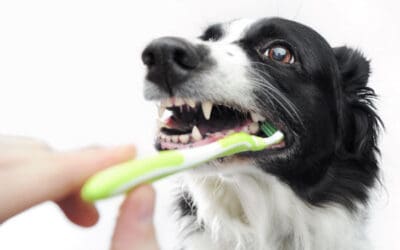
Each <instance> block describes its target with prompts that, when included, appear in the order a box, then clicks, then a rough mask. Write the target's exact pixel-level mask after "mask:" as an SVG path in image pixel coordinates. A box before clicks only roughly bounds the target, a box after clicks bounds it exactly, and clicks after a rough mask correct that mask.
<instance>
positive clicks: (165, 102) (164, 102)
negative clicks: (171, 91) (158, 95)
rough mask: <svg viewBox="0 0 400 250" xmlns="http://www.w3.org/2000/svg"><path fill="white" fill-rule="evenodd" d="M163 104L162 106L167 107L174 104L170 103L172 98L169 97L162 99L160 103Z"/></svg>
mask: <svg viewBox="0 0 400 250" xmlns="http://www.w3.org/2000/svg"><path fill="white" fill-rule="evenodd" d="M163 104H164V106H165V107H167V108H169V107H172V106H173V105H174V104H173V103H172V99H171V98H168V99H166V100H164V101H163V102H162V104H161V105H163Z"/></svg>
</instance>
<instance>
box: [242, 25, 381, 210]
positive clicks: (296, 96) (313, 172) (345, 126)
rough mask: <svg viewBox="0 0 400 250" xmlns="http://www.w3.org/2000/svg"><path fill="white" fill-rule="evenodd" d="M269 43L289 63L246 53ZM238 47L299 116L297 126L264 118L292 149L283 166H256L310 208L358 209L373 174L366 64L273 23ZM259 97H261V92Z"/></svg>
mask: <svg viewBox="0 0 400 250" xmlns="http://www.w3.org/2000/svg"><path fill="white" fill-rule="evenodd" d="M276 41H279V43H283V44H285V45H286V46H287V47H289V48H290V49H291V50H292V53H294V54H295V57H296V60H297V62H296V63H294V64H293V65H283V64H279V63H276V62H274V61H265V60H262V59H260V56H259V54H258V53H257V52H256V51H255V50H254V48H255V47H263V46H269V45H270V44H273V43H275V42H276ZM240 45H241V46H242V47H243V48H244V49H245V50H246V51H247V53H248V55H249V57H250V58H251V59H252V61H254V62H260V63H262V64H255V67H258V70H263V71H265V72H268V74H266V75H265V78H266V80H268V81H269V82H270V83H272V84H273V85H274V86H276V87H277V88H278V89H279V90H280V91H281V92H282V93H284V94H285V96H286V97H287V98H288V99H289V100H291V101H292V102H293V103H294V104H295V106H296V107H297V108H298V110H299V112H300V117H301V120H300V121H298V120H296V119H293V118H292V117H291V116H290V114H288V113H287V112H285V111H284V110H276V111H273V112H272V115H273V116H274V117H276V119H277V120H281V121H282V123H284V124H285V127H286V129H287V131H286V134H287V135H291V138H292V140H293V141H292V149H293V150H292V152H291V155H290V156H289V157H288V158H285V159H281V158H278V159H274V160H273V161H272V160H271V159H273V158H271V157H270V156H259V157H258V165H259V167H261V168H263V169H265V171H267V172H269V173H272V174H274V175H276V176H278V177H279V178H281V179H282V180H283V181H284V182H286V183H288V184H289V185H290V186H291V187H292V189H293V190H294V191H295V192H296V193H297V194H298V195H299V196H300V197H302V198H303V199H304V200H306V201H308V202H310V203H311V204H313V205H318V206H322V205H324V204H325V203H332V202H334V203H339V204H341V205H344V206H345V207H347V208H349V209H350V210H351V209H354V208H355V204H356V203H357V202H362V203H365V202H366V201H367V198H368V192H369V191H368V189H369V188H371V187H372V186H373V185H374V183H375V181H376V178H377V174H378V164H377V159H376V157H377V154H378V152H379V151H378V148H377V134H378V131H379V125H380V119H379V117H378V115H377V114H376V112H375V107H374V105H373V99H374V98H375V97H376V96H375V92H374V91H373V90H372V89H371V88H370V87H367V82H368V77H369V73H370V67H369V61H368V60H366V59H365V57H364V56H363V55H362V54H361V53H360V52H358V51H355V50H353V49H350V48H347V47H341V48H334V49H333V48H331V47H330V46H329V45H328V43H327V42H326V41H325V40H324V39H323V38H322V37H321V36H320V35H319V34H318V33H316V32H315V31H313V30H311V29H310V28H308V27H306V26H303V25H301V24H298V23H295V22H291V21H287V20H283V19H278V18H274V19H265V20H262V21H260V22H259V23H257V24H255V25H253V27H251V28H250V29H249V31H248V33H247V35H246V36H245V38H244V39H243V40H241V41H240ZM257 94H258V93H257ZM259 96H260V98H261V99H262V98H265V96H263V92H261V91H260V94H259ZM260 105H265V104H264V103H260ZM265 109H266V110H268V111H269V112H270V107H265Z"/></svg>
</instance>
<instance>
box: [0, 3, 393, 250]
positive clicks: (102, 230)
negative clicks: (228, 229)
mask: <svg viewBox="0 0 400 250" xmlns="http://www.w3.org/2000/svg"><path fill="white" fill-rule="evenodd" d="M399 11H400V8H399V6H396V3H395V1H393V2H389V1H371V0H354V1H348V0H347V1H344V0H340V1H339V0H336V1H333V0H329V1H317V0H308V1H306V0H303V1H301V0H298V1H289V0H286V1H282V0H270V1H261V0H260V1H256V0H246V1H232V0H230V1H229V0H224V1H211V0H203V1H194V0H190V1H189V0H186V1H184V0H163V1H155V0H147V1H146V2H143V1H102V0H96V1H86V0H85V1H83V0H70V1H53V0H48V1H44V0H37V1H19V0H14V1H1V2H0V134H19V135H27V136H33V137H38V138H42V139H44V140H46V141H47V142H49V143H50V144H51V145H53V146H54V147H56V148H58V149H60V150H61V149H62V150H64V149H70V148H75V147H83V146H86V145H90V144H101V145H115V144H119V143H135V144H136V145H137V146H138V149H139V153H140V155H145V154H148V153H150V152H152V151H153V149H152V143H153V137H152V136H153V129H154V125H155V122H154V121H155V113H156V112H155V107H154V105H153V104H151V103H147V102H145V101H144V100H143V98H142V77H143V69H144V68H143V66H142V64H141V61H140V53H141V50H142V49H143V47H144V46H145V44H146V43H147V42H148V41H150V40H151V39H152V38H155V37H158V36H161V35H184V36H194V35H198V34H199V31H200V30H201V29H202V28H204V27H206V26H207V25H208V24H210V23H213V22H215V21H224V20H229V19H232V18H238V17H263V16H283V17H287V18H291V19H295V20H297V21H300V22H303V23H305V24H308V25H310V26H312V27H314V28H315V29H317V31H319V32H320V33H321V34H322V35H323V36H324V37H325V38H326V39H327V40H328V41H329V42H330V43H331V44H332V46H339V45H343V44H347V45H350V46H354V47H357V48H360V49H361V50H363V51H364V52H365V54H366V55H367V56H368V57H369V58H370V59H372V69H373V75H372V77H371V86H372V87H374V88H375V90H376V91H377V93H378V94H379V95H380V100H379V103H378V108H379V113H380V114H381V116H382V118H383V120H384V122H385V124H386V132H385V133H384V134H383V137H382V139H381V149H382V169H383V172H384V185H385V189H384V190H379V191H378V192H377V193H376V199H377V201H376V202H375V203H374V204H375V205H374V207H373V209H372V210H373V213H372V215H371V223H370V227H369V233H370V235H371V238H372V240H373V243H374V245H375V248H376V249H378V250H389V249H390V250H392V249H393V250H394V249H399V248H398V247H399V245H400V244H399V240H398V235H399V234H398V232H397V229H398V228H400V216H399V212H400V196H399V187H400V184H398V183H400V175H399V174H400V170H399V168H398V166H397V158H398V157H396V156H397V155H398V153H397V152H398V150H399V147H398V146H399V144H398V141H399V140H400V136H399V134H400V132H399V129H400V119H399V115H400V112H399V108H400V101H399V99H398V96H399V93H400V86H398V85H399V84H400V82H399V80H398V79H397V78H398V72H399V70H400V69H399V67H400V64H399V63H398V59H399V55H400V53H399V51H398V49H399V46H398V45H400V33H399V31H400V27H399V26H400V18H399V14H398V12H399ZM44 185H45V183H44ZM158 186H159V187H161V188H160V189H163V190H165V188H168V183H167V182H164V183H161V184H158ZM0 188H6V187H4V186H2V184H1V183H0ZM165 193H166V192H165V191H162V190H160V192H159V193H158V194H159V197H160V200H159V203H158V211H159V213H158V214H157V217H156V221H157V224H158V225H161V226H159V236H160V239H161V241H162V245H163V246H165V248H164V249H168V247H169V246H170V245H171V242H172V241H173V239H172V237H170V234H169V233H170V231H171V230H169V229H171V228H172V226H171V223H170V221H169V220H168V218H167V217H166V212H167V211H166V208H165V204H166V202H168V198H166V196H165ZM119 202H120V199H118V198H117V199H113V200H110V201H106V202H101V203H100V204H99V208H100V211H101V214H102V218H101V220H100V222H99V224H98V225H97V226H96V227H94V228H91V229H81V228H78V227H76V226H74V225H71V224H70V223H69V222H67V220H66V219H64V218H63V216H62V215H61V213H60V212H59V211H58V209H57V208H56V207H55V205H53V204H51V203H46V204H43V205H40V206H37V207H35V208H34V209H31V210H30V211H28V212H25V213H23V214H21V215H19V216H17V217H15V218H13V219H11V220H9V221H7V222H6V223H5V224H3V225H1V226H0V249H4V250H8V249H44V250H46V249H68V250H69V249H78V250H79V249H82V250H83V249H85V250H103V249H108V245H109V240H110V237H111V233H112V229H113V225H114V220H115V218H116V212H117V209H118V205H119ZM1 205H3V204H0V206H1Z"/></svg>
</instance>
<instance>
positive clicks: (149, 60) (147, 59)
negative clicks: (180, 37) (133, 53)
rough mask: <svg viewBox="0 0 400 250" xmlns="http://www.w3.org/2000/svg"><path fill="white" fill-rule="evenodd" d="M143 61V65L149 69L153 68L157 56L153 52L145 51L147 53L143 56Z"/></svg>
mask: <svg viewBox="0 0 400 250" xmlns="http://www.w3.org/2000/svg"><path fill="white" fill-rule="evenodd" d="M142 61H143V63H144V64H145V65H146V66H148V67H151V66H153V65H154V64H155V63H156V62H155V61H156V59H155V55H154V53H153V52H151V51H145V52H143V54H142Z"/></svg>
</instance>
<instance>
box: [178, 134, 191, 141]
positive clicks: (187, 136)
mask: <svg viewBox="0 0 400 250" xmlns="http://www.w3.org/2000/svg"><path fill="white" fill-rule="evenodd" d="M179 141H180V142H182V143H188V142H189V135H180V136H179Z"/></svg>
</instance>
